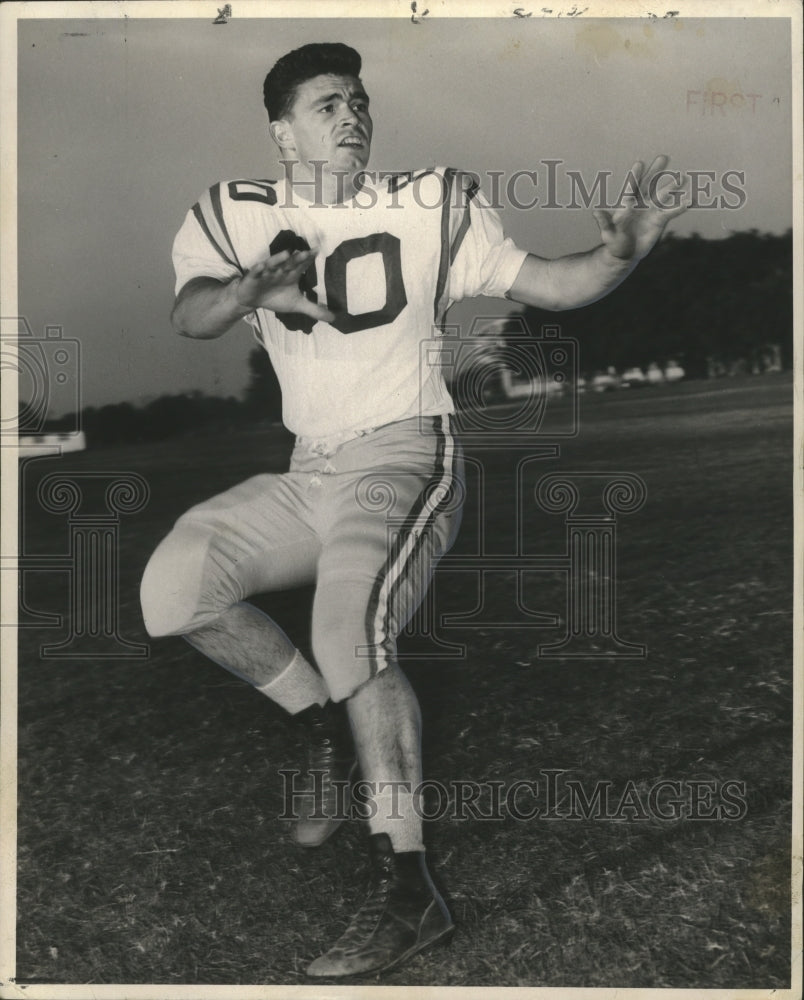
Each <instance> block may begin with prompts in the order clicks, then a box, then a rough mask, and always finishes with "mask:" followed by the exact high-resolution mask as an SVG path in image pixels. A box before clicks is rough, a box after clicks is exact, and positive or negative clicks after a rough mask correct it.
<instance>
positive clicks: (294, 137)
mask: <svg viewBox="0 0 804 1000" xmlns="http://www.w3.org/2000/svg"><path fill="white" fill-rule="evenodd" d="M368 104H369V99H368V96H367V95H366V93H365V91H364V90H363V87H362V85H361V83H360V81H359V80H357V79H355V77H353V76H338V75H336V74H334V73H325V74H322V75H321V76H316V77H313V78H312V79H310V80H305V81H304V83H302V84H300V85H299V87H298V89H297V91H296V99H295V101H294V102H293V106H292V108H291V109H290V111H289V112H288V114H287V116H286V117H285V120H284V124H285V126H286V129H287V131H286V132H284V133H280V134H282V135H283V136H284V137H285V138H284V139H278V140H277V141H279V143H280V145H281V146H283V147H284V148H285V149H288V150H290V151H291V152H295V154H296V156H297V157H298V158H299V160H300V161H301V162H303V163H309V162H310V161H311V160H325V161H326V165H325V169H326V170H344V171H349V172H353V171H358V170H362V169H364V168H365V166H366V164H367V163H368V159H369V153H370V152H371V134H372V131H373V124H372V121H371V115H370V114H369V110H368ZM287 137H289V138H290V140H291V145H287V141H286V139H287Z"/></svg>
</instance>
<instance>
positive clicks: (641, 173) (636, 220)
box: [592, 156, 689, 261]
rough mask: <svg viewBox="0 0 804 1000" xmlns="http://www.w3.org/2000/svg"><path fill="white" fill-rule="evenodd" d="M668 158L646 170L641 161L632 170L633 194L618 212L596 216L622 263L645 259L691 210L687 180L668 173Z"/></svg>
mask: <svg viewBox="0 0 804 1000" xmlns="http://www.w3.org/2000/svg"><path fill="white" fill-rule="evenodd" d="M668 162H669V159H668V157H666V156H657V157H656V159H655V160H654V161H653V163H651V165H650V166H649V167H648V168H647V170H646V169H645V164H644V163H642V162H641V161H638V162H637V163H635V164H634V165H633V167H631V176H632V178H633V184H632V185H631V189H632V192H633V193H631V194H627V195H626V196H625V197H624V198H623V204H622V205H621V206H620V207H619V208H617V209H615V210H614V211H611V212H609V211H606V210H605V209H597V210H596V211H595V212H593V213H592V214H593V215H594V217H595V221H596V222H597V224H598V226H599V227H600V237H601V239H602V240H603V245H604V246H605V247H606V249H607V250H608V251H609V253H610V254H611V255H612V257H616V258H618V259H619V260H634V261H637V260H641V259H642V258H643V257H645V256H646V255H647V254H648V253H650V251H651V250H652V248H653V247H654V245H655V244H656V243H657V242H658V240H659V237H660V236H661V235H662V232H663V231H664V227H665V226H666V225H667V223H668V222H669V221H670V220H671V219H675V218H676V216H678V215H681V213H682V212H685V211H686V210H687V208H688V207H689V205H688V203H687V199H686V197H685V195H686V189H687V178H686V177H684V176H683V175H681V174H679V173H678V172H672V174H671V172H670V171H667V170H666V167H667V164H668Z"/></svg>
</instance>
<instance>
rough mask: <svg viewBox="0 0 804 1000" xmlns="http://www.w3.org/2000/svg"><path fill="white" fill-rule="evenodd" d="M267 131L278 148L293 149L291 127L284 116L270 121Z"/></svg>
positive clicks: (294, 145)
mask: <svg viewBox="0 0 804 1000" xmlns="http://www.w3.org/2000/svg"><path fill="white" fill-rule="evenodd" d="M268 133H269V134H270V136H271V138H272V139H273V140H274V142H275V143H276V144H277V146H279V148H280V149H295V148H296V143H295V142H294V139H293V129H292V128H291V127H290V123H289V122H288V121H286V120H285V119H284V118H279V119H278V120H277V121H275V122H271V124H270V125H269V126H268Z"/></svg>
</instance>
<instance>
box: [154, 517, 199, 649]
mask: <svg viewBox="0 0 804 1000" xmlns="http://www.w3.org/2000/svg"><path fill="white" fill-rule="evenodd" d="M203 541H204V540H203V539H202V538H200V537H197V534H196V533H194V532H192V531H188V530H187V529H183V528H179V527H177V528H174V530H173V531H172V532H171V533H170V534H169V535H168V536H167V538H165V539H163V541H162V542H160V544H159V545H158V546H157V548H156V550H155V552H154V553H153V555H152V556H151V558H150V560H149V561H148V565H147V566H146V567H145V572H144V573H143V575H142V582H141V584H140V604H141V606H142V618H143V621H144V622H145V628H146V629H147V630H148V634H149V635H150V636H152V637H153V638H158V637H159V636H164V635H182V634H183V633H185V632H188V631H190V630H191V629H193V628H197V627H198V625H199V624H201V623H200V622H199V621H198V614H199V611H200V608H199V603H200V597H201V585H202V581H203V572H202V570H203V566H204V563H205V562H206V557H207V546H206V544H203Z"/></svg>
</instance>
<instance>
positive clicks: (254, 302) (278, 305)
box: [170, 250, 335, 340]
mask: <svg viewBox="0 0 804 1000" xmlns="http://www.w3.org/2000/svg"><path fill="white" fill-rule="evenodd" d="M314 258H315V251H314V250H296V251H294V252H293V253H289V252H288V251H287V250H283V251H282V252H281V253H278V254H274V255H273V257H268V258H267V259H266V260H264V261H261V262H260V263H259V264H255V265H254V267H252V268H251V269H250V270H248V271H246V273H245V274H244V275H243V276H242V277H238V278H233V279H232V280H231V281H219V280H218V279H217V278H209V277H198V278H192V279H191V280H190V281H188V282H187V284H186V285H184V287H183V288H182V289H181V291H180V292H179V294H178V296H177V297H176V302H175V303H174V305H173V311H172V313H171V315H170V319H171V322H172V323H173V328H174V329H175V330H176V332H177V333H179V334H181V335H182V336H183V337H194V338H196V339H198V340H211V339H212V338H213V337H220V336H221V335H222V334H224V333H226V331H227V330H228V329H229V328H230V327H232V326H233V325H234V324H235V323H236V322H237V321H238V320H239V319H243V317H244V316H247V315H248V314H249V313H251V312H254V310H255V309H271V310H272V311H273V312H298V313H304V314H306V315H307V316H312V318H313V319H315V320H323V321H324V322H331V321H332V320H333V319H334V318H335V317H334V314H333V313H332V312H330V310H329V309H325V308H324V306H320V305H318V303H316V302H311V301H310V299H308V298H307V296H306V295H305V294H304V293H303V292H302V290H301V289H300V288H299V281H300V280H301V278H302V275H303V274H304V272H305V271H306V270H307V269H308V268H309V267H310V266H311V265H312V263H313V259H314Z"/></svg>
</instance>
